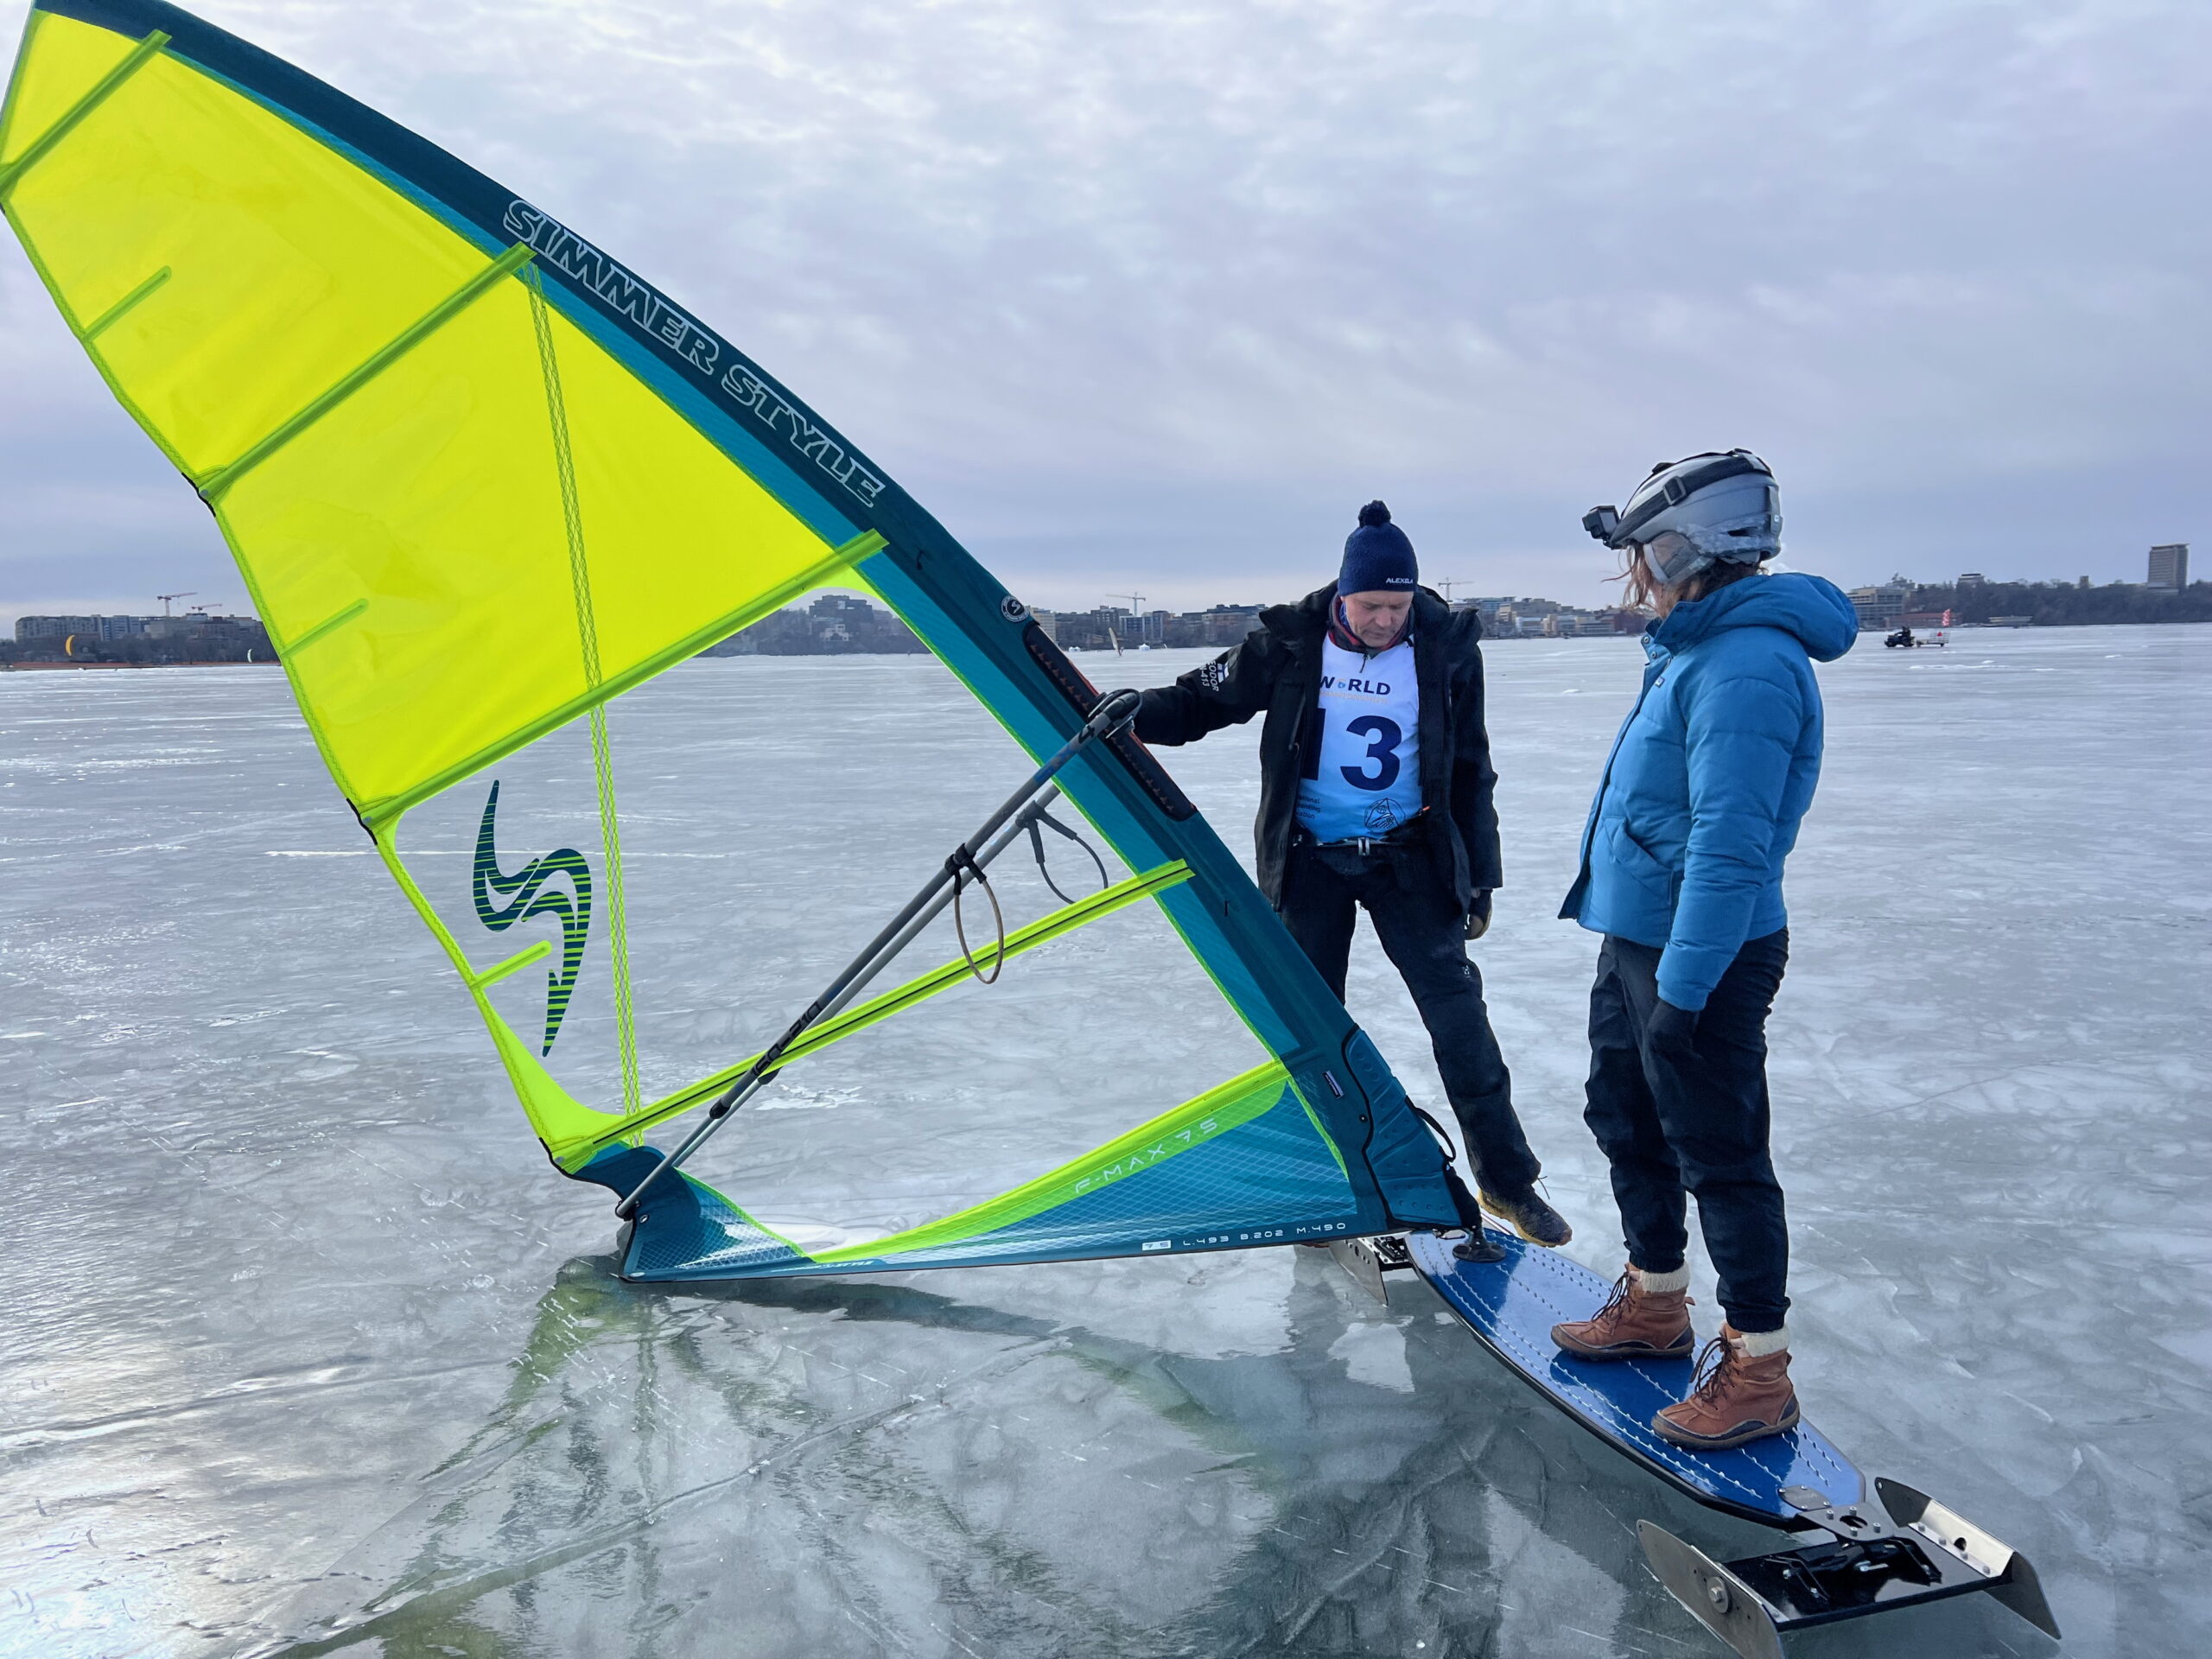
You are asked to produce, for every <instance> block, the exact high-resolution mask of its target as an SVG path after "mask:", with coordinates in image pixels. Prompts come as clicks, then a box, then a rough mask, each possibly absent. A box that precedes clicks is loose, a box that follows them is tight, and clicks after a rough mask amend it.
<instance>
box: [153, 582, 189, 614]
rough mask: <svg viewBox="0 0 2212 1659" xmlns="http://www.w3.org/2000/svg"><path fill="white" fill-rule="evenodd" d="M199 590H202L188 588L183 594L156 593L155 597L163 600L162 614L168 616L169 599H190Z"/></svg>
mask: <svg viewBox="0 0 2212 1659" xmlns="http://www.w3.org/2000/svg"><path fill="white" fill-rule="evenodd" d="M199 591H200V590H199V589H198V588H186V589H185V590H184V591H183V592H182V593H181V594H155V595H154V597H155V598H156V599H158V600H160V601H162V615H163V616H167V615H168V613H169V601H171V600H173V599H190V598H192V597H193V596H194V594H197V593H198V592H199Z"/></svg>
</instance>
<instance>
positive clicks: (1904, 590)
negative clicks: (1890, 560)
mask: <svg viewBox="0 0 2212 1659" xmlns="http://www.w3.org/2000/svg"><path fill="white" fill-rule="evenodd" d="M1846 597H1847V598H1848V599H1849V600H1850V601H1851V608H1852V609H1853V610H1854V611H1856V612H1857V613H1859V629H1860V631H1861V632H1864V631H1866V629H1869V628H1880V629H1883V630H1885V631H1886V630H1888V629H1890V628H1892V627H1895V626H1897V618H1898V616H1899V615H1901V614H1902V613H1904V607H1905V606H1906V605H1907V604H1908V603H1910V601H1911V599H1912V584H1911V583H1910V582H1903V581H1892V582H1883V583H1881V584H1880V585H1879V586H1878V587H1873V588H1853V589H1852V590H1851V592H1850V593H1849V594H1847V595H1846Z"/></svg>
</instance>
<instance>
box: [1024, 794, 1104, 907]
mask: <svg viewBox="0 0 2212 1659" xmlns="http://www.w3.org/2000/svg"><path fill="white" fill-rule="evenodd" d="M1021 823H1022V825H1023V827H1024V828H1026V829H1027V830H1028V831H1029V850H1030V852H1031V853H1032V854H1033V855H1034V856H1035V857H1036V860H1037V874H1039V875H1041V876H1043V877H1044V878H1045V885H1046V887H1050V888H1051V889H1052V897H1053V898H1055V899H1058V900H1059V901H1060V902H1061V903H1062V904H1064V905H1071V904H1073V903H1075V900H1074V899H1071V898H1069V897H1068V896H1067V894H1065V893H1062V892H1061V891H1060V884H1059V883H1058V882H1057V881H1055V880H1052V870H1051V869H1050V868H1047V867H1046V862H1045V837H1044V836H1043V834H1042V833H1041V832H1040V831H1039V829H1038V826H1039V824H1042V825H1044V826H1045V828H1046V829H1050V830H1052V832H1053V833H1054V834H1056V835H1061V836H1066V837H1067V838H1068V839H1069V840H1070V841H1071V842H1075V844H1076V845H1077V846H1078V847H1080V848H1082V849H1083V850H1084V852H1086V853H1088V854H1090V861H1091V862H1092V863H1093V864H1096V866H1097V867H1098V891H1099V892H1101V893H1103V892H1105V891H1106V889H1107V888H1109V887H1112V886H1113V885H1114V882H1113V878H1112V877H1110V876H1109V875H1108V874H1106V861H1105V860H1104V859H1103V858H1101V857H1099V856H1098V853H1097V850H1096V849H1095V848H1093V847H1092V846H1091V844H1090V842H1087V841H1085V840H1084V838H1083V837H1082V836H1079V835H1077V833H1076V832H1075V831H1074V830H1072V829H1069V828H1068V827H1067V825H1065V823H1061V822H1060V821H1059V820H1058V818H1056V817H1053V816H1052V814H1051V813H1049V812H1047V811H1046V810H1045V809H1044V808H1043V807H1041V806H1033V807H1031V808H1029V809H1028V810H1027V811H1025V812H1024V813H1023V814H1022V815H1021Z"/></svg>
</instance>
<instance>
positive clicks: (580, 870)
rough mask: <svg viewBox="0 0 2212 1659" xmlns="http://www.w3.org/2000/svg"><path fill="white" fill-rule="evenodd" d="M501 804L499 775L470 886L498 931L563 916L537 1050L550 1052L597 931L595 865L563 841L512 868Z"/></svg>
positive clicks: (487, 802) (485, 919) (480, 915)
mask: <svg viewBox="0 0 2212 1659" xmlns="http://www.w3.org/2000/svg"><path fill="white" fill-rule="evenodd" d="M498 813H499V780H498V779H493V783H492V792H491V793H490V794H489V795H488V796H486V797H485V799H484V820H483V822H482V823H480V824H479V825H478V826H477V829H476V864H475V868H474V873H473V874H472V876H471V879H470V882H469V892H470V895H471V896H472V897H473V898H474V899H475V901H476V919H477V920H478V921H480V922H481V923H483V924H484V925H485V926H486V927H488V928H490V929H491V930H492V931H493V932H494V933H504V932H505V931H507V930H508V929H509V928H511V927H512V926H513V925H515V924H516V923H517V922H526V921H529V920H531V918H533V917H537V916H557V917H559V918H561V966H560V967H559V968H558V969H553V970H549V971H548V972H547V974H546V976H545V1043H544V1046H543V1047H541V1048H540V1049H539V1050H538V1051H537V1052H539V1053H540V1054H550V1053H551V1052H553V1039H554V1038H556V1037H557V1036H558V1035H560V1032H561V1021H562V1020H563V1017H564V1016H565V1015H566V1014H568V1012H569V997H570V995H573V994H574V993H575V988H576V970H577V969H580V968H582V966H583V965H584V939H585V937H586V936H587V935H588V934H589V933H590V931H591V866H590V865H588V864H587V863H585V862H584V855H582V853H580V852H578V851H577V850H576V849H575V848H573V847H561V848H556V849H555V850H553V851H552V852H550V853H548V854H546V855H545V856H544V857H543V858H540V859H536V860H533V861H531V862H530V863H528V864H525V865H524V866H523V867H522V868H521V869H519V870H518V871H516V872H515V874H512V875H508V874H505V872H503V871H502V870H501V869H500V868H499V849H498V846H497V844H496V842H495V839H494V834H493V819H494V818H495V817H497V815H498ZM556 875H565V876H567V877H568V878H569V891H567V892H565V893H564V892H563V891H562V890H561V889H560V888H558V887H549V886H548V885H547V883H549V882H550V881H551V880H552V879H553V878H554V877H555V876H556ZM494 894H497V895H498V896H499V898H501V899H507V898H509V897H510V895H512V901H511V902H510V903H508V904H507V905H506V906H505V907H504V908H502V907H501V906H499V904H498V903H496V902H494V899H493V895H494Z"/></svg>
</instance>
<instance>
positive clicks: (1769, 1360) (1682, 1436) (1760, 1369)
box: [1651, 1325, 1797, 1452]
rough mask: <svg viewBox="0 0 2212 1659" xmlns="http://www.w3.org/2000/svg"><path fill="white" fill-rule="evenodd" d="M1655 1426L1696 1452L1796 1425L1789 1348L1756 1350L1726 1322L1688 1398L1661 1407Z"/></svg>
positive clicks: (1704, 1356)
mask: <svg viewBox="0 0 2212 1659" xmlns="http://www.w3.org/2000/svg"><path fill="white" fill-rule="evenodd" d="M1784 1340H1787V1338H1784ZM1651 1427H1653V1428H1654V1429H1656V1430H1657V1431H1658V1433H1659V1435H1660V1437H1661V1438H1662V1439H1663V1440H1672V1441H1673V1442H1674V1443H1675V1445H1676V1446H1688V1447H1689V1448H1690V1449H1691V1450H1693V1451H1696V1452H1725V1451H1726V1450H1727V1449H1728V1448H1729V1447H1730V1446H1742V1445H1745V1443H1747V1442H1749V1441H1751V1440H1763V1439H1764V1438H1765V1437H1766V1436H1767V1435H1769V1434H1779V1433H1783V1431H1784V1430H1785V1429H1791V1428H1795V1427H1797V1390H1796V1389H1793V1388H1792V1387H1790V1386H1789V1349H1788V1348H1786V1347H1785V1348H1777V1349H1776V1350H1775V1351H1773V1352H1772V1353H1767V1354H1753V1353H1752V1352H1751V1351H1750V1347H1749V1346H1748V1345H1747V1343H1746V1339H1745V1336H1744V1333H1743V1332H1740V1331H1738V1330H1735V1329H1733V1328H1732V1327H1731V1326H1728V1325H1722V1326H1721V1327H1720V1334H1719V1336H1718V1337H1715V1338H1713V1340H1712V1341H1711V1342H1708V1343H1707V1344H1706V1345H1705V1352H1704V1353H1702V1354H1700V1355H1699V1356H1698V1367H1697V1380H1696V1383H1695V1385H1694V1387H1693V1388H1692V1389H1691V1390H1690V1395H1689V1398H1688V1399H1687V1400H1685V1401H1683V1402H1681V1404H1680V1405H1678V1406H1669V1407H1667V1408H1665V1409H1664V1410H1662V1411H1661V1412H1660V1413H1659V1414H1658V1415H1657V1416H1656V1417H1654V1418H1653V1419H1652V1420H1651Z"/></svg>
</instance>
